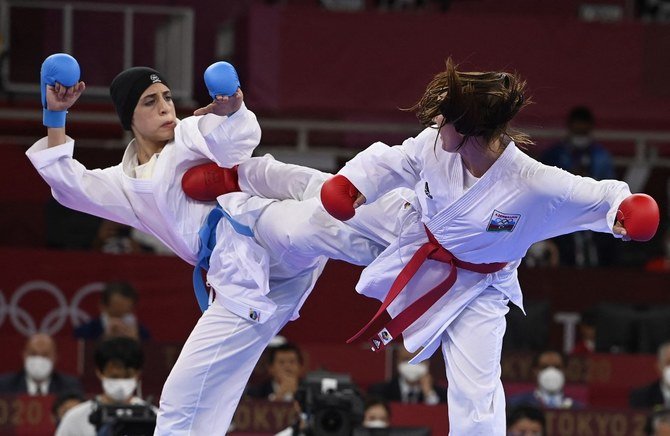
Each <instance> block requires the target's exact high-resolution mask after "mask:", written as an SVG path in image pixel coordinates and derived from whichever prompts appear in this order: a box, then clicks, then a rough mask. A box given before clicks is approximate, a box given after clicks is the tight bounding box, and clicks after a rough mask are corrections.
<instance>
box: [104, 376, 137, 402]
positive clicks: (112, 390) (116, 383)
mask: <svg viewBox="0 0 670 436" xmlns="http://www.w3.org/2000/svg"><path fill="white" fill-rule="evenodd" d="M136 388H137V379H136V378H107V377H103V378H102V390H103V391H105V395H107V396H108V397H109V398H111V399H112V400H114V401H118V402H122V401H126V400H128V399H129V398H130V397H132V396H133V392H135V389H136Z"/></svg>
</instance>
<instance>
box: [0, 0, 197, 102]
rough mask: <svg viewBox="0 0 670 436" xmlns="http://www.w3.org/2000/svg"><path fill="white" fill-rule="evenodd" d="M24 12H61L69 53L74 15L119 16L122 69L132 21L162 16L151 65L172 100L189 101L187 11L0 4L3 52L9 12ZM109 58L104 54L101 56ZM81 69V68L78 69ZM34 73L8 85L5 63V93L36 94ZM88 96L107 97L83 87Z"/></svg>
mask: <svg viewBox="0 0 670 436" xmlns="http://www.w3.org/2000/svg"><path fill="white" fill-rule="evenodd" d="M19 8H24V9H51V10H58V11H61V14H62V19H61V25H62V29H61V32H62V46H61V48H60V50H61V51H62V52H65V53H70V54H72V55H73V56H75V57H76V55H77V54H76V53H73V52H72V50H73V34H74V29H75V26H76V24H77V23H76V22H75V12H79V11H86V12H96V13H101V14H122V16H123V52H122V54H121V55H122V56H123V68H124V69H126V68H130V67H131V66H133V54H134V43H135V40H134V25H135V23H134V21H135V16H136V15H138V14H147V15H154V16H163V17H166V18H167V19H166V20H165V23H164V24H163V25H161V26H159V27H158V29H157V30H156V33H157V34H156V38H155V40H156V46H155V59H154V65H155V66H156V69H158V70H159V71H161V72H162V73H163V74H165V75H166V76H167V77H169V78H170V85H171V89H172V94H173V96H174V97H175V98H178V99H182V100H185V101H188V102H191V101H192V97H193V39H194V12H193V10H192V9H191V8H186V7H170V6H143V5H118V4H113V3H92V2H82V3H68V2H50V1H33V0H0V35H1V37H2V41H4V45H5V49H6V50H11V48H12V43H13V41H12V40H11V33H12V32H11V27H10V26H11V16H12V11H15V10H17V9H19ZM109 55H111V54H110V53H106V54H105V56H109ZM82 67H85V66H82ZM35 77H38V74H37V71H36V72H35V75H34V76H31V78H30V79H31V80H28V81H14V82H13V81H12V80H11V61H10V59H6V60H5V62H4V63H3V65H2V71H1V72H0V78H1V80H2V83H3V86H4V89H5V90H6V91H8V92H25V93H39V92H40V90H39V82H37V81H36V80H35ZM86 92H87V93H88V95H94V96H107V95H108V93H109V90H108V88H107V87H106V86H90V87H87V90H86Z"/></svg>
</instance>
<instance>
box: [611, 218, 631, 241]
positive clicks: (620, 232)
mask: <svg viewBox="0 0 670 436" xmlns="http://www.w3.org/2000/svg"><path fill="white" fill-rule="evenodd" d="M612 232H614V236H615V237H616V238H621V240H622V241H630V236H628V233H627V232H626V228H625V227H624V226H623V225H622V224H621V222H620V221H619V220H617V222H615V223H614V227H612Z"/></svg>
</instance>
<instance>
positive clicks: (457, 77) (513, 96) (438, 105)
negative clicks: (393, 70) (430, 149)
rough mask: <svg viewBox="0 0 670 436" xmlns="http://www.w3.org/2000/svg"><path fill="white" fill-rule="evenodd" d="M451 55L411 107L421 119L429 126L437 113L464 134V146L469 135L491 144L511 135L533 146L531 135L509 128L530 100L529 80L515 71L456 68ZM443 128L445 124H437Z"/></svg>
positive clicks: (522, 142)
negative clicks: (523, 78) (527, 91)
mask: <svg viewBox="0 0 670 436" xmlns="http://www.w3.org/2000/svg"><path fill="white" fill-rule="evenodd" d="M456 67H457V66H456V65H455V64H454V63H453V61H452V59H451V58H448V59H447V66H446V70H445V71H443V72H441V73H439V74H437V75H436V76H435V77H434V78H433V80H432V81H431V82H430V83H429V84H428V86H427V87H426V91H425V92H424V94H423V96H422V97H421V99H420V100H419V101H418V102H417V103H416V104H415V105H414V106H412V107H411V108H409V109H408V110H411V111H413V112H415V113H416V115H417V118H418V119H419V121H420V122H421V123H422V124H423V125H425V126H430V125H434V124H435V121H434V120H435V118H436V117H437V116H438V115H442V116H443V117H444V123H451V124H453V126H454V128H455V129H456V131H457V132H458V133H460V134H461V135H463V141H462V142H461V144H459V147H461V146H462V145H463V144H464V143H465V142H466V141H467V140H468V139H469V138H470V137H481V138H483V139H484V140H485V141H486V144H487V145H488V144H490V143H491V141H494V140H495V139H497V138H502V137H508V138H510V139H511V140H513V141H514V142H515V143H516V144H517V145H522V146H523V145H530V144H532V143H533V141H532V140H531V139H530V137H529V136H528V135H526V134H525V133H522V132H520V131H518V130H515V129H512V128H510V127H509V122H510V121H511V120H512V118H514V116H515V115H516V114H517V113H518V112H519V111H520V110H521V109H522V108H523V107H525V106H526V105H528V104H529V103H530V99H529V98H526V97H525V96H524V92H525V89H526V82H525V81H523V80H521V79H520V78H519V77H518V76H517V75H516V74H512V73H505V72H499V71H491V72H463V71H457V70H456ZM438 127H442V126H438Z"/></svg>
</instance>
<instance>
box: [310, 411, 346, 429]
mask: <svg viewBox="0 0 670 436" xmlns="http://www.w3.org/2000/svg"><path fill="white" fill-rule="evenodd" d="M345 419H346V417H345V416H344V415H343V413H342V411H341V410H337V409H325V410H322V411H320V412H319V413H318V417H317V421H316V422H317V426H316V427H317V429H318V431H317V434H325V435H337V434H340V432H342V430H343V429H344V427H345V426H346V424H345Z"/></svg>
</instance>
